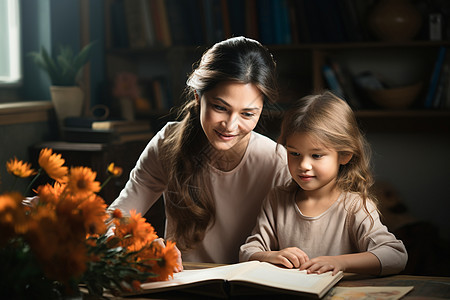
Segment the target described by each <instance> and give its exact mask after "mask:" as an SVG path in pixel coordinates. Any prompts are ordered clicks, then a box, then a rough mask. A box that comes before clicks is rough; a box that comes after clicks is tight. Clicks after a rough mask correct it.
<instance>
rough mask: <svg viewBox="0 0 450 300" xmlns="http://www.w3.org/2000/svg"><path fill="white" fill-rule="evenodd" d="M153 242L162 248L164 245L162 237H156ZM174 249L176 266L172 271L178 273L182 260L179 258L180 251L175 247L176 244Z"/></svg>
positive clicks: (181, 267)
mask: <svg viewBox="0 0 450 300" xmlns="http://www.w3.org/2000/svg"><path fill="white" fill-rule="evenodd" d="M154 242H156V243H158V244H159V245H161V247H163V248H164V247H166V244H165V243H164V239H162V238H157V239H156V240H154ZM175 250H176V251H177V266H176V267H175V268H174V269H173V272H174V273H178V272H181V271H183V261H182V259H181V251H180V250H179V249H178V248H177V246H175Z"/></svg>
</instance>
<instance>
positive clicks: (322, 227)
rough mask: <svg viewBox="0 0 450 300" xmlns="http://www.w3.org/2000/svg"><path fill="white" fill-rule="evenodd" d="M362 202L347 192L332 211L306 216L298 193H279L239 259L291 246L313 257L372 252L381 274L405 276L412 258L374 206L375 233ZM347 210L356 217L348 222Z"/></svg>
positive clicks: (267, 205) (271, 199)
mask: <svg viewBox="0 0 450 300" xmlns="http://www.w3.org/2000/svg"><path fill="white" fill-rule="evenodd" d="M344 199H345V201H344ZM360 203H361V198H360V197H359V196H357V195H356V194H350V193H342V194H341V195H340V197H339V199H338V200H337V201H336V202H335V203H334V204H333V205H332V206H331V207H330V208H329V209H328V210H327V211H325V212H324V213H322V214H321V215H319V216H317V217H307V216H304V215H303V214H302V212H301V211H300V209H299V208H298V206H297V205H296V203H295V193H292V192H287V191H284V190H282V189H280V188H275V189H274V190H273V191H272V192H271V193H270V194H269V196H268V197H267V199H266V201H265V202H264V205H263V208H262V211H261V213H260V215H259V217H258V220H257V225H256V227H255V228H254V230H253V233H252V235H251V236H249V237H248V238H247V241H246V243H245V244H244V245H242V246H241V248H240V260H241V261H247V260H249V258H250V256H251V255H252V254H254V253H255V252H260V251H276V250H281V249H284V248H287V247H298V248H300V249H301V250H303V251H304V252H305V253H306V254H307V255H308V257H309V258H314V257H317V256H324V255H341V254H349V253H357V252H365V251H369V252H371V253H373V254H374V255H375V256H376V257H377V258H378V259H379V261H380V263H381V268H382V270H381V275H386V274H395V273H398V272H400V271H402V270H403V269H404V268H405V265H406V262H407V259H408V255H407V253H406V249H405V247H404V245H403V243H402V242H401V241H400V240H397V239H396V237H395V236H394V235H393V234H392V233H390V232H389V231H388V230H387V228H386V226H384V225H383V224H382V223H381V221H380V217H379V214H378V212H377V211H376V209H375V205H374V204H373V203H372V202H370V203H369V205H368V207H369V211H370V212H371V215H372V217H373V219H374V221H375V222H374V225H373V227H372V229H370V224H371V223H370V218H369V217H368V216H367V214H366V213H365V212H364V210H363V209H361V206H360ZM348 209H354V210H355V211H356V213H354V214H352V215H351V216H350V217H349V216H348V215H347V210H348Z"/></svg>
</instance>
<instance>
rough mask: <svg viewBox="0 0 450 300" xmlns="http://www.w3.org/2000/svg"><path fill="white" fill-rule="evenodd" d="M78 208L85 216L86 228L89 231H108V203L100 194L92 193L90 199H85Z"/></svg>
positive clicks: (92, 232) (91, 232)
mask: <svg viewBox="0 0 450 300" xmlns="http://www.w3.org/2000/svg"><path fill="white" fill-rule="evenodd" d="M78 209H79V210H80V213H81V215H82V217H83V221H84V222H83V223H84V228H85V230H86V232H87V233H89V234H94V233H100V234H101V233H104V232H105V231H106V223H105V221H106V219H107V218H108V214H107V213H106V204H105V202H104V201H103V199H102V198H101V197H99V196H98V195H91V197H89V199H87V200H86V201H83V202H82V203H81V204H80V205H79V206H78Z"/></svg>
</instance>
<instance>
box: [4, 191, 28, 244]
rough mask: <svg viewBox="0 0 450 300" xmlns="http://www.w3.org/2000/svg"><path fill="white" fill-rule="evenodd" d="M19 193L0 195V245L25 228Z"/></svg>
mask: <svg viewBox="0 0 450 300" xmlns="http://www.w3.org/2000/svg"><path fill="white" fill-rule="evenodd" d="M22 199H23V197H22V196H21V195H20V194H19V193H11V194H4V195H0V245H1V244H3V243H5V242H6V241H7V240H8V239H9V238H10V237H12V236H13V235H14V234H15V233H23V232H24V231H25V230H26V222H25V212H24V209H25V207H24V206H23V205H22V204H21V201H22Z"/></svg>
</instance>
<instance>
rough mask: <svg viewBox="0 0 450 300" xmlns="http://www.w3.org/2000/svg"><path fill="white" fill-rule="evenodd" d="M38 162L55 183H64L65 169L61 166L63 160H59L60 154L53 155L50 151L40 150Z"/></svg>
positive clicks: (46, 149)
mask: <svg viewBox="0 0 450 300" xmlns="http://www.w3.org/2000/svg"><path fill="white" fill-rule="evenodd" d="M38 162H39V166H41V168H42V169H44V171H45V172H46V173H47V175H48V176H50V178H53V179H54V180H56V181H65V179H66V178H65V176H66V175H67V167H64V166H63V164H64V162H65V160H64V159H62V158H61V154H56V153H54V154H53V151H52V149H48V148H45V149H42V150H41V152H40V154H39V160H38Z"/></svg>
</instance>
